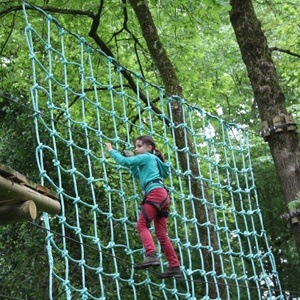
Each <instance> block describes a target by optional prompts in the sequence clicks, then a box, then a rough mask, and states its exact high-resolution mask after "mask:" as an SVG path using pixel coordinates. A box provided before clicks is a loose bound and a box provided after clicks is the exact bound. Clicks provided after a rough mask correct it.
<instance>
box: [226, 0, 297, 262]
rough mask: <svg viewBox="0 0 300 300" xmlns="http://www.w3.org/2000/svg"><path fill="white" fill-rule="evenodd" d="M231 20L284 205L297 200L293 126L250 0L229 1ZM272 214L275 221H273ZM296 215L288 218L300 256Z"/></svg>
mask: <svg viewBox="0 0 300 300" xmlns="http://www.w3.org/2000/svg"><path fill="white" fill-rule="evenodd" d="M230 4H231V6H232V9H231V11H230V21H231V24H232V27H233V29H234V31H235V35H236V38H237V42H238V44H239V47H240V51H241V54H242V58H243V60H244V63H245V65H246V67H247V71H248V76H249V79H250V82H251V85H252V89H253V92H254V99H255V102H256V104H257V106H258V110H259V114H260V118H261V121H262V124H263V129H264V131H263V133H264V136H265V140H266V141H267V142H268V144H269V147H270V151H271V154H272V157H273V160H274V164H275V168H276V171H277V175H278V178H279V182H280V185H281V187H282V190H283V193H284V198H285V199H284V200H285V204H286V205H288V204H289V203H290V202H291V201H293V200H295V199H296V196H297V193H298V192H299V190H300V169H299V161H300V160H299V159H300V149H299V141H298V136H297V133H296V126H294V125H292V124H291V123H293V121H292V118H291V116H290V115H289V114H288V112H287V109H286V104H285V96H284V93H283V91H282V90H281V88H280V86H279V80H278V76H277V73H276V69H275V66H274V62H273V60H272V57H271V50H270V48H269V47H268V43H267V39H266V37H265V35H264V33H263V31H262V28H261V24H260V22H259V20H258V19H257V17H256V15H255V12H254V8H253V5H252V1H251V0H243V1H240V0H231V1H230ZM276 217H277V218H278V217H279V216H274V222H276ZM299 220H300V218H299V215H298V216H296V217H294V218H291V219H290V221H291V222H290V223H291V228H292V231H293V234H294V238H295V242H296V246H297V250H298V255H299V259H300V229H299V228H300V227H299Z"/></svg>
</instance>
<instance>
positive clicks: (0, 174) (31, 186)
mask: <svg viewBox="0 0 300 300" xmlns="http://www.w3.org/2000/svg"><path fill="white" fill-rule="evenodd" d="M58 199H59V197H58V195H57V194H56V193H54V192H52V191H50V190H49V189H47V188H46V187H44V186H42V185H40V184H36V183H34V182H32V181H30V180H28V179H27V178H26V177H25V176H24V175H22V174H20V173H19V172H17V171H15V170H14V169H12V168H10V167H8V166H5V165H1V164H0V225H4V224H14V223H18V222H24V221H28V220H34V219H35V218H36V216H37V212H39V211H45V212H47V213H49V214H57V213H58V212H59V211H60V209H61V206H60V203H59V201H58Z"/></svg>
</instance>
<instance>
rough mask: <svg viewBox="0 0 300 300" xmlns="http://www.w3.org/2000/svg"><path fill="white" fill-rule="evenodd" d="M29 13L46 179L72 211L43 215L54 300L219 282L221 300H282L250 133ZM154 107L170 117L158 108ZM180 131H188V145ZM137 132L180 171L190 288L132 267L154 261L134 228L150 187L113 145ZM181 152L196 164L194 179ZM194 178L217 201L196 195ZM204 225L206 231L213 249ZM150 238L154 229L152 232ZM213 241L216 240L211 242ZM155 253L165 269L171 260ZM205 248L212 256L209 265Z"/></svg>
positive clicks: (176, 221) (163, 294) (180, 225)
mask: <svg viewBox="0 0 300 300" xmlns="http://www.w3.org/2000/svg"><path fill="white" fill-rule="evenodd" d="M28 7H29V8H31V9H32V8H33V9H35V11H36V14H37V16H38V18H36V19H34V18H32V23H34V25H32V24H30V22H29V18H28V14H27V11H26V9H27V8H28ZM23 11H24V17H25V22H26V26H25V37H26V42H27V46H28V50H29V59H30V61H31V64H32V74H31V77H32V85H31V88H30V92H31V99H32V105H33V109H34V111H35V113H34V115H33V119H34V126H35V131H36V140H37V147H36V160H37V166H38V169H39V173H40V178H41V183H42V184H43V185H49V186H50V188H51V189H54V190H56V192H57V193H58V195H59V197H60V202H61V206H62V209H61V212H60V213H59V214H58V215H56V216H55V217H53V216H49V215H48V214H47V213H44V214H43V220H44V224H45V227H46V229H47V230H48V231H47V235H46V245H47V252H48V257H49V298H50V299H52V298H53V297H54V298H55V297H56V296H57V295H58V294H57V293H58V291H59V293H62V292H63V293H64V295H65V298H66V299H74V298H76V299H101V300H102V299H103V300H104V299H123V298H124V297H127V298H126V299H128V298H130V299H138V296H139V295H141V294H142V295H144V296H145V297H146V298H149V299H170V298H171V297H173V298H174V299H210V289H211V286H212V285H214V288H215V291H216V293H217V296H216V298H217V299H221V290H222V289H223V287H224V288H225V291H226V294H227V298H228V299H253V297H254V298H256V299H262V298H266V299H267V298H270V299H271V298H272V299H284V295H283V293H282V291H281V285H280V280H279V277H278V274H277V271H276V264H275V261H274V257H273V254H272V252H271V249H270V247H269V244H268V240H267V235H266V231H265V229H264V225H263V218H262V214H261V210H260V208H259V203H258V195H257V190H256V186H255V180H254V174H253V168H252V162H251V155H250V147H249V136H248V134H247V132H246V131H245V130H243V128H241V127H240V126H238V125H236V124H228V123H226V122H224V121H223V120H221V119H220V118H218V117H216V116H213V115H211V114H209V113H208V112H205V111H204V110H203V109H200V108H198V107H195V106H192V105H189V103H188V102H187V101H185V100H184V99H181V98H180V97H177V96H172V97H171V96H170V95H167V94H166V93H165V91H164V90H163V89H162V88H161V87H159V86H156V85H153V84H150V83H148V82H147V81H145V79H144V78H143V77H142V76H141V75H139V74H137V73H135V72H133V71H131V70H129V69H126V68H124V67H122V66H120V65H119V63H118V62H117V61H116V60H115V59H114V58H111V57H107V56H106V55H105V54H104V53H103V52H102V51H100V50H98V49H94V48H92V47H91V46H90V45H88V44H87V43H86V41H85V39H84V38H82V37H80V36H78V35H76V34H74V33H71V32H69V31H67V30H66V29H64V28H62V27H61V26H60V25H59V22H58V21H57V20H56V19H55V18H53V17H52V16H50V15H48V14H46V13H45V12H44V11H43V10H41V9H39V8H36V7H34V6H31V5H30V4H26V3H24V4H23ZM31 11H32V10H31ZM38 20H40V22H45V23H46V24H47V32H46V33H42V32H40V30H39V26H38V25H37V24H36V23H37V21H38ZM40 27H41V28H42V26H40ZM70 43H72V45H73V46H74V48H75V49H77V50H78V51H77V55H76V56H75V57H70V54H69V52H68V47H69V45H70ZM72 50H73V49H72ZM99 65H100V66H101V67H100V68H99ZM123 72H128V74H130V75H131V76H132V78H134V80H135V84H136V87H137V93H136V94H133V92H132V91H129V90H128V89H127V87H126V84H125V82H124V77H123ZM74 78H76V80H74ZM78 80H79V83H78ZM153 99H157V101H156V103H155V105H156V106H157V108H158V109H159V110H160V112H161V113H160V114H157V113H156V112H155V111H154V110H153V108H152V106H151V101H152V100H153ZM174 99H176V101H177V102H178V103H179V105H180V108H181V110H182V117H183V119H182V123H181V124H176V123H175V122H174V120H173V118H172V114H170V116H169V114H168V111H171V110H172V103H173V101H174ZM144 100H145V102H146V103H145V102H144ZM117 104H118V105H117ZM133 119H135V121H134V122H133ZM108 128H109V131H108ZM177 128H181V129H182V130H183V132H184V137H183V138H184V141H183V142H184V146H183V147H182V148H181V149H180V148H178V146H177V145H178V141H176V138H175V131H176V129H177ZM131 132H132V133H134V136H138V135H140V134H148V135H152V136H153V137H154V139H155V140H156V141H157V144H158V147H159V148H161V149H163V150H164V152H165V153H166V161H167V162H168V163H169V164H170V169H171V174H170V177H169V178H168V179H167V180H166V182H165V183H166V185H167V186H168V188H169V193H170V197H171V211H170V217H169V227H168V231H169V237H170V239H171V241H172V242H173V244H174V246H175V248H176V251H177V253H178V256H179V259H180V262H181V271H182V274H183V280H180V281H179V280H177V281H176V280H170V281H167V280H163V281H159V280H156V279H155V276H154V274H153V272H151V270H149V271H144V272H139V273H138V272H135V270H134V268H133V265H134V264H135V263H136V262H138V261H140V260H141V259H143V258H144V257H145V251H144V249H143V247H142V245H141V243H140V241H139V240H138V237H137V233H136V232H135V224H136V220H137V218H138V215H139V202H140V201H141V197H140V196H139V194H140V187H139V184H138V183H137V182H136V181H135V180H134V179H133V178H132V177H131V176H130V173H129V171H128V169H127V168H125V167H122V166H119V165H117V164H116V163H115V162H114V161H113V160H111V159H110V158H109V157H108V154H107V152H106V150H105V147H104V145H103V143H104V142H105V141H110V142H112V143H113V144H114V146H115V147H116V149H117V150H120V151H121V150H123V149H129V150H130V149H132V148H133V144H134V137H133V134H131ZM188 138H190V140H191V141H192V143H193V145H194V151H195V152H194V153H192V152H191V151H190V149H189V145H188ZM63 149H64V150H63ZM180 153H181V155H185V157H186V161H187V171H185V172H183V171H182V168H181V165H180V159H179V154H180ZM192 156H193V157H195V158H196V159H197V160H198V162H199V163H198V165H197V173H196V174H195V173H192V172H191V166H190V159H189V158H190V157H192ZM195 182H197V183H199V188H200V189H201V191H202V195H206V194H205V192H207V193H208V197H207V198H206V197H205V196H203V197H202V198H196V196H195V195H193V193H192V184H193V183H195ZM196 203H201V205H202V210H203V211H202V213H203V214H204V216H205V218H204V219H203V220H204V221H200V220H198V219H197V212H196V208H195V204H196ZM209 210H211V211H212V213H213V218H214V221H213V222H212V220H210V218H209ZM83 218H85V219H83ZM86 218H87V219H86ZM201 222H202V223H201ZM53 228H55V230H53ZM200 228H201V229H202V230H203V229H204V230H205V232H206V235H207V237H208V240H207V244H203V241H204V237H203V236H201V235H200V231H199V230H200ZM58 230H59V235H58V236H57V235H56V234H55V233H54V231H58ZM150 230H151V231H152V232H154V228H153V227H151V228H150ZM213 234H216V237H217V241H216V244H215V243H212V241H211V237H212V235H213ZM134 237H135V238H134ZM71 238H72V239H71ZM157 246H158V248H157V249H158V253H159V258H160V261H161V266H160V269H159V272H160V271H163V270H165V268H166V267H167V263H166V261H165V258H164V255H163V253H162V252H161V248H160V245H159V244H158V245H157ZM214 247H215V248H214ZM204 251H206V252H207V253H208V254H209V256H210V259H211V265H210V266H209V267H208V268H207V269H205V268H204V266H205V265H206V262H205V258H204V256H203V252H204ZM217 264H219V266H220V267H219V268H218V269H217V268H216V265H217ZM267 265H268V269H266V266H267ZM270 266H271V270H270V268H269V267H270ZM75 274H76V276H74V275H75ZM91 278H93V280H91ZM274 283H276V289H277V294H276V296H275V294H274V293H273V284H274ZM91 284H94V286H90V285H91ZM220 284H221V285H222V286H221V285H220ZM54 287H56V289H55V288H54ZM57 287H58V288H57ZM221 288H222V289H221Z"/></svg>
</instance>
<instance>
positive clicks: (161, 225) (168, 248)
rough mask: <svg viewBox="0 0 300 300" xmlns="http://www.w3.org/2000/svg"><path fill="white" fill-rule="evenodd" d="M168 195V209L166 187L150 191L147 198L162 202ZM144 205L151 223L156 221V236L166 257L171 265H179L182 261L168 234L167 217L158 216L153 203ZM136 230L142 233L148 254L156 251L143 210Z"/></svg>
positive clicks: (165, 209) (166, 207) (141, 236)
mask: <svg viewBox="0 0 300 300" xmlns="http://www.w3.org/2000/svg"><path fill="white" fill-rule="evenodd" d="M166 197H168V201H167V205H166V206H165V208H164V209H163V211H167V209H168V208H169V206H170V197H169V195H168V193H167V191H166V190H165V189H164V188H157V189H154V190H152V191H150V193H149V194H148V195H147V198H146V199H147V200H150V201H153V202H158V203H160V202H162V201H164V200H165V199H166ZM143 205H144V209H145V212H146V214H147V216H148V219H149V223H151V222H152V220H153V221H154V229H155V236H156V238H157V239H158V240H159V242H160V245H161V247H162V250H163V252H164V253H165V255H166V258H167V260H168V263H169V267H179V266H180V263H179V260H178V257H177V255H176V252H175V250H174V247H173V245H172V243H171V241H170V239H169V237H168V236H167V218H164V217H158V216H157V210H156V208H155V207H154V206H153V205H151V204H148V203H145V204H143ZM136 230H137V232H138V233H139V235H140V238H141V241H142V243H143V245H144V248H145V250H146V255H148V254H149V253H151V252H153V251H156V248H155V245H154V241H153V238H152V235H151V232H150V231H149V229H148V227H147V222H146V220H145V217H144V214H143V213H142V212H141V214H140V217H139V220H138V222H137V224H136Z"/></svg>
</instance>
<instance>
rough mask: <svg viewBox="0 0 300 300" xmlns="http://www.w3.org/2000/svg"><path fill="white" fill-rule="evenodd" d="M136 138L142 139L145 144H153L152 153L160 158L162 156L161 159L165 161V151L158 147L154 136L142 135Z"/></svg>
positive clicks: (137, 139)
mask: <svg viewBox="0 0 300 300" xmlns="http://www.w3.org/2000/svg"><path fill="white" fill-rule="evenodd" d="M135 140H136V141H141V142H142V143H143V144H146V145H150V146H152V151H151V153H153V154H155V155H156V156H157V157H158V158H160V160H161V161H165V157H164V155H163V153H162V152H161V151H160V150H159V149H157V148H156V146H155V142H154V140H153V138H152V136H150V135H141V136H139V137H137V138H136V139H135Z"/></svg>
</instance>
